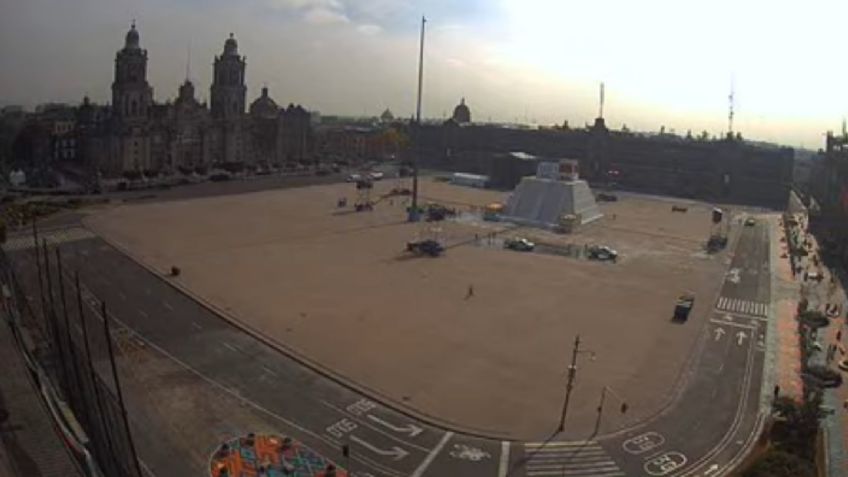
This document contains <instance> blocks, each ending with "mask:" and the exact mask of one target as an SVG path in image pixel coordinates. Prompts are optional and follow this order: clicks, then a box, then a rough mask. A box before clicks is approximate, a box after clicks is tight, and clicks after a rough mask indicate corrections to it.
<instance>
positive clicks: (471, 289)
mask: <svg viewBox="0 0 848 477" xmlns="http://www.w3.org/2000/svg"><path fill="white" fill-rule="evenodd" d="M473 296H474V285H468V292H467V293H466V294H465V299H466V300H468V299H470V298H471V297H473Z"/></svg>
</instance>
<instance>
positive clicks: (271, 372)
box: [262, 364, 279, 376]
mask: <svg viewBox="0 0 848 477" xmlns="http://www.w3.org/2000/svg"><path fill="white" fill-rule="evenodd" d="M262 369H264V370H265V372H266V373H268V374H270V375H272V376H279V374H277V373H276V372H275V371H274V370H273V369H271V368H269V367H268V366H265V365H264V364H263V365H262Z"/></svg>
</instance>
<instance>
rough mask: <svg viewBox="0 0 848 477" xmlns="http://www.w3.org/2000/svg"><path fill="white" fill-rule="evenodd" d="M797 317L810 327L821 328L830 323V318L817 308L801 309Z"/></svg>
mask: <svg viewBox="0 0 848 477" xmlns="http://www.w3.org/2000/svg"><path fill="white" fill-rule="evenodd" d="M798 317H799V318H800V319H801V321H802V322H804V323H805V324H806V325H807V326H809V327H811V328H823V327H825V326H827V325H829V324H830V320H829V319H828V318H827V316H825V315H824V313H822V312H820V311H818V310H806V311H803V312H801V314H800V315H799V316H798Z"/></svg>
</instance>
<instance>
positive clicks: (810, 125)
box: [0, 0, 848, 148]
mask: <svg viewBox="0 0 848 477" xmlns="http://www.w3.org/2000/svg"><path fill="white" fill-rule="evenodd" d="M0 12H2V14H0V59H2V69H3V71H2V74H0V103H23V104H26V105H28V106H32V105H34V104H36V103H39V102H43V101H50V100H52V101H69V102H78V101H80V99H81V98H82V96H83V95H84V94H88V95H89V96H90V97H91V98H92V99H93V100H96V101H98V102H106V101H108V99H109V97H110V90H109V88H110V84H111V81H112V74H113V61H114V56H115V52H116V50H118V49H119V48H121V47H122V45H123V41H124V35H125V33H126V31H127V30H128V28H129V23H130V20H131V19H133V18H135V19H136V21H137V23H138V29H139V31H140V33H141V43H142V47H143V48H146V49H147V50H148V54H149V63H148V77H149V80H150V82H151V83H152V85H153V87H154V95H155V98H156V100H157V101H164V100H166V99H170V98H173V97H175V96H176V92H177V87H178V86H179V84H180V83H181V82H182V80H183V79H184V77H185V66H186V57H187V52H188V50H189V45H190V50H191V79H192V80H193V81H194V82H195V85H196V86H197V90H198V93H199V95H201V96H202V97H204V98H206V97H208V91H209V89H208V88H209V84H210V78H211V74H212V73H211V70H212V66H211V65H212V59H213V56H214V55H215V54H218V53H220V51H221V50H222V48H223V42H224V40H225V39H226V37H227V35H228V34H229V33H230V32H233V33H235V35H236V38H237V39H238V42H239V49H240V51H241V53H242V54H244V55H247V81H248V88H249V89H248V101H251V100H252V99H253V98H255V97H256V96H257V95H258V92H259V88H261V85H262V84H263V83H266V84H267V85H268V87H269V88H270V91H271V95H272V97H273V98H274V99H275V100H276V101H277V102H278V103H286V104H287V103H289V102H295V103H302V104H303V105H304V106H305V107H307V108H309V109H317V110H319V111H321V112H322V113H324V114H356V115H359V114H363V113H365V114H371V115H377V114H379V113H380V112H381V111H382V110H383V109H384V108H386V107H389V108H391V110H392V111H393V112H394V113H395V114H396V115H402V116H408V115H410V114H411V113H412V111H413V109H414V105H415V86H416V74H417V73H416V67H417V65H416V64H417V49H418V28H419V21H420V16H421V14H422V13H423V14H426V15H427V18H428V25H427V27H428V30H427V48H426V55H425V94H424V115H425V116H426V117H431V118H434V117H435V118H439V117H443V115H445V114H449V113H450V111H451V110H452V108H453V106H454V105H455V104H456V103H457V102H458V101H459V98H460V97H462V96H465V97H466V98H467V102H468V104H469V106H470V107H471V111H472V115H473V117H474V119H476V120H484V121H485V120H489V119H491V120H494V121H519V122H527V123H535V124H552V123H554V122H556V123H561V122H562V121H563V120H568V121H569V123H570V124H571V125H582V124H584V123H586V122H591V121H592V119H593V118H594V117H595V116H596V115H597V102H598V83H599V82H600V81H604V82H605V83H606V108H605V116H606V118H607V124H608V125H609V126H611V127H613V128H619V127H621V125H622V124H626V125H627V126H628V127H629V128H631V129H639V130H646V131H656V130H659V128H660V126H661V125H665V126H666V128H667V129H671V128H673V129H675V130H676V131H677V132H678V133H685V131H686V130H687V129H692V130H693V132H698V131H701V130H704V129H706V130H708V131H710V132H711V133H714V134H718V133H721V132H722V131H724V130H726V127H727V109H728V99H727V96H728V94H729V91H730V85H731V80H732V81H733V82H734V83H735V89H736V105H737V106H736V110H737V116H736V128H737V129H738V130H741V131H742V132H743V134H744V135H746V136H747V137H751V138H758V139H765V140H772V141H778V142H782V143H786V144H790V145H793V146H797V145H799V144H803V145H804V146H806V147H810V148H818V147H822V143H823V133H824V132H825V131H826V130H828V129H834V130H836V129H839V128H840V125H841V121H842V117H843V116H845V115H846V114H848V62H846V61H844V59H843V57H842V56H843V55H842V53H840V52H841V47H842V45H843V42H844V38H845V36H844V19H845V18H848V2H845V1H838V0H835V1H824V0H807V1H804V2H788V1H781V0H777V1H775V0H769V1H759V0H756V1H753V0H714V1H710V2H694V1H686V0H675V1H671V0H668V1H666V0H604V1H597V0H584V1H579V2H578V1H572V0H431V1H424V0H145V1H140V0H137V1H126V0H0Z"/></svg>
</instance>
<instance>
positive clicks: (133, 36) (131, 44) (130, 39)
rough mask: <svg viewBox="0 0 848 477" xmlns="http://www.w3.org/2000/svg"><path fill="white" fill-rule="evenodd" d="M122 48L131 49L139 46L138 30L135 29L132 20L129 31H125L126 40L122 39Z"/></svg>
mask: <svg viewBox="0 0 848 477" xmlns="http://www.w3.org/2000/svg"><path fill="white" fill-rule="evenodd" d="M124 48H127V49H132V50H137V49H138V48H139V37H138V30H136V29H135V22H132V26H131V27H130V31H128V32H127V37H126V41H124Z"/></svg>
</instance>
